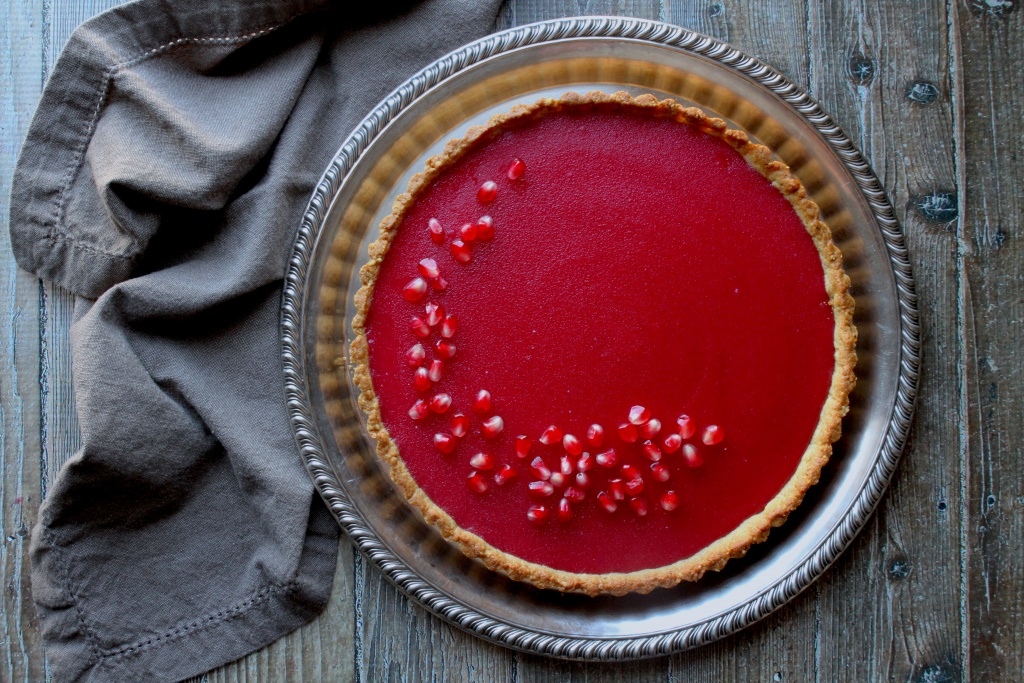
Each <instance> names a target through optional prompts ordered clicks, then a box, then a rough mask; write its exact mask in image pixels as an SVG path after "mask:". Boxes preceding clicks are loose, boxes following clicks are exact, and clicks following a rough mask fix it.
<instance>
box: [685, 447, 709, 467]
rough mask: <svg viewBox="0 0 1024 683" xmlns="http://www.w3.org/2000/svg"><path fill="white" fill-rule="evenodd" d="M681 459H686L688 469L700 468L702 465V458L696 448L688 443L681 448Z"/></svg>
mask: <svg viewBox="0 0 1024 683" xmlns="http://www.w3.org/2000/svg"><path fill="white" fill-rule="evenodd" d="M683 457H684V458H685V459H686V464H687V465H689V466H690V467H700V466H701V465H703V464H704V458H702V457H700V453H698V452H697V447H696V446H694V445H693V444H689V443H688V444H686V445H685V446H683Z"/></svg>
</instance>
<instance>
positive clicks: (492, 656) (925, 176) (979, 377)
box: [0, 0, 1024, 683]
mask: <svg viewBox="0 0 1024 683" xmlns="http://www.w3.org/2000/svg"><path fill="white" fill-rule="evenodd" d="M116 4H118V2H117V0H7V2H6V3H5V5H4V6H3V11H4V12H5V19H6V20H5V22H4V24H5V29H4V31H0V64H2V65H3V73H2V74H0V92H3V93H4V96H3V97H4V99H3V101H2V107H3V108H2V109H0V122H2V124H3V125H2V126H0V143H2V147H0V151H2V156H0V164H2V170H0V227H2V233H3V234H2V235H0V259H3V263H4V270H3V278H2V280H0V316H2V319H3V321H4V327H3V328H0V329H2V330H3V334H2V335H0V368H2V369H0V400H2V403H0V416H2V420H0V425H2V429H3V431H2V433H0V478H2V484H3V488H2V491H0V506H2V513H0V525H2V529H0V530H2V535H3V539H4V544H3V547H2V549H0V579H2V581H3V588H4V594H3V616H2V622H0V623H2V628H3V633H2V641H0V649H2V652H3V659H2V660H0V680H5V681H6V680H11V681H15V680H19V681H35V680H41V679H42V678H43V677H45V675H46V672H45V669H44V661H43V654H42V651H41V645H40V641H39V632H38V624H37V623H36V621H35V616H34V610H33V608H32V606H31V602H30V598H29V595H30V593H29V585H28V572H27V570H28V565H27V531H28V529H29V528H30V527H31V524H32V522H33V521H34V518H35V511H36V509H37V507H38V503H39V500H40V496H41V495H42V494H44V493H45V490H46V486H47V483H48V482H49V481H51V480H52V479H53V477H54V476H55V475H56V473H57V471H58V469H59V467H60V465H61V464H63V462H65V461H66V459H67V458H68V457H69V456H70V455H71V454H72V453H73V452H74V450H75V448H76V447H77V445H78V425H77V421H76V416H75V407H74V394H73V391H72V384H71V354H70V342H69V330H70V325H71V320H72V318H73V307H74V301H73V298H72V297H71V296H70V295H69V294H68V293H66V292H64V291H62V290H60V289H59V288H56V287H53V286H52V285H48V284H47V285H42V286H40V285H39V283H38V282H37V281H36V280H34V279H33V278H31V277H30V276H28V275H26V274H25V273H21V272H20V271H17V269H16V268H15V267H14V265H13V260H12V258H11V256H10V245H9V243H8V241H7V240H8V237H7V226H6V220H7V204H6V202H7V193H8V188H9V181H10V171H11V170H12V169H13V164H14V158H15V156H16V150H17V146H18V144H19V143H20V140H21V139H22V138H23V136H24V134H25V131H26V128H27V123H28V120H29V116H30V114H31V111H32V109H33V108H34V106H35V102H36V100H37V98H38V96H39V91H40V87H41V84H42V82H43V80H44V78H45V75H46V73H47V72H48V69H49V68H50V65H52V64H53V63H54V62H55V60H56V57H57V55H58V54H59V51H60V49H61V47H62V46H63V44H64V42H65V41H66V40H67V37H68V36H69V35H70V33H71V31H72V30H73V29H74V27H76V26H77V25H78V24H79V23H81V22H82V21H84V20H85V19H86V18H88V17H90V16H92V15H93V14H95V13H97V12H99V11H102V10H103V9H106V8H108V7H110V6H113V5H116ZM1018 4H1019V3H1012V2H1010V1H1009V0H987V1H985V2H981V1H975V0H957V1H956V2H953V1H952V0H949V3H948V4H946V3H943V2H940V1H939V0H932V1H930V2H925V3H915V4H908V3H900V2H897V1H896V0H885V1H884V2H872V1H870V0H842V1H835V2H829V1H827V0H774V1H773V2H769V3H765V2H758V1H755V0H722V1H717V2H716V1H713V0H663V1H659V0H638V1H637V2H613V1H608V0H606V1H596V0H595V1H592V2H584V1H579V2H573V1H565V0H512V1H510V2H507V3H506V4H505V5H504V6H503V8H502V10H501V13H500V15H499V17H498V20H497V23H496V28H499V29H501V28H507V27H511V26H517V25H522V24H525V23H529V22H532V21H538V20H541V19H549V18H555V17H561V16H572V15H578V14H621V15H628V16H636V17H643V18H651V19H662V20H665V21H669V22H671V23H676V24H679V25H682V26H686V27H689V28H693V29H695V30H698V31H702V32H704V33H707V34H709V35H712V36H715V37H718V38H721V39H723V40H726V41H729V42H730V43H732V44H733V45H735V46H736V47H738V48H739V49H741V50H743V51H745V52H747V53H749V54H753V55H755V56H758V57H760V58H762V59H764V60H765V61H766V62H768V63H770V64H772V65H773V66H775V67H776V68H778V69H779V70H781V71H782V72H783V73H784V74H785V75H786V76H787V77H789V78H790V79H791V80H793V81H794V82H796V83H797V84H798V85H801V86H804V87H807V88H809V89H810V90H811V92H812V94H813V95H814V96H815V97H816V98H817V99H818V100H819V101H821V102H822V104H823V105H824V107H825V108H826V110H828V111H829V112H830V113H831V114H832V115H833V116H834V117H835V118H836V120H837V121H838V122H839V123H840V125H842V126H843V127H844V128H845V129H846V130H847V131H848V132H849V133H850V134H851V136H852V138H853V139H854V141H855V143H856V144H857V145H858V146H859V147H860V149H861V150H862V151H863V152H864V153H865V155H866V156H867V157H868V159H869V160H870V161H871V163H872V165H873V166H874V168H875V170H876V172H877V173H878V175H879V177H880V178H881V179H882V181H883V184H884V185H885V187H886V190H887V192H888V193H889V195H890V197H891V199H892V200H893V203H894V205H895V206H896V210H897V214H898V216H899V218H900V220H901V222H902V224H903V226H904V230H905V232H906V234H907V242H908V246H909V249H910V253H911V257H912V261H913V264H914V267H915V276H916V279H917V284H918V294H919V296H920V301H921V314H922V329H923V337H924V340H923V341H924V347H923V354H924V364H923V367H922V370H923V374H922V383H921V391H920V399H919V402H918V406H917V416H916V418H915V422H914V427H913V433H912V438H911V442H910V444H909V445H908V448H907V451H906V453H905V455H904V458H903V461H902V462H901V465H900V468H899V471H898V473H897V476H896V479H895V480H894V482H893V485H892V488H891V489H890V492H889V493H888V494H887V496H886V498H885V499H884V500H883V502H882V504H881V506H880V508H879V510H878V512H877V513H876V514H875V516H874V517H873V518H872V520H871V522H870V523H869V525H868V528H867V529H865V531H864V532H863V533H862V534H861V536H860V537H859V539H858V540H857V541H856V542H855V543H854V544H853V546H852V547H851V548H850V549H848V550H847V551H846V553H844V555H843V556H842V557H841V558H840V560H839V561H838V562H837V563H836V566H835V567H833V568H832V569H830V570H829V571H828V572H826V574H825V576H824V577H823V578H822V579H821V580H820V581H818V582H817V583H816V584H815V585H814V586H812V587H811V588H810V589H808V590H807V591H805V592H804V594H802V595H801V596H799V597H798V598H796V599H795V600H794V601H793V602H791V603H790V604H789V605H787V606H785V607H784V608H782V609H781V610H779V611H778V612H777V613H776V614H774V615H772V616H770V617H769V618H767V619H765V620H763V621H761V622H759V623H758V624H756V625H754V626H753V627H751V628H748V629H746V630H745V631H743V632H741V633H739V634H736V635H735V636H733V637H731V638H727V639H724V640H722V641H720V642H718V643H715V644H713V645H711V646H708V647H705V648H702V649H700V650H697V651H694V652H690V653H683V654H680V655H676V656H673V657H666V658H661V659H657V660H652V661H646V662H636V663H629V664H615V665H612V664H606V665H596V664H577V663H565V662H553V661H550V660H546V659H542V658H539V657H533V656H528V655H522V654H518V653H513V652H511V651H509V650H505V649H502V648H499V647H496V646H493V645H489V644H487V643H484V642H482V641H480V640H478V639H476V638H474V637H472V636H469V635H467V634H465V633H462V632H461V631H459V630H457V629H454V628H453V627H450V626H448V625H447V624H445V623H444V622H442V621H441V620H439V619H436V618H435V617H433V616H431V615H429V614H428V613H427V612H426V611H425V610H423V609H422V608H420V607H418V606H416V605H414V604H413V603H411V602H410V601H409V600H408V599H406V598H405V597H404V596H403V595H402V594H401V593H400V592H398V591H397V590H396V589H395V588H394V587H393V586H391V585H390V584H389V583H387V582H386V581H385V580H384V579H383V578H382V577H381V575H380V574H379V572H377V571H376V569H374V568H372V567H371V566H370V565H369V564H368V563H367V562H366V561H365V560H363V559H362V558H361V557H358V556H356V555H355V554H354V553H353V552H352V551H351V550H349V549H343V550H342V552H341V553H340V556H339V564H338V569H337V572H336V575H335V586H334V592H333V594H332V598H331V602H330V604H329V606H328V607H327V609H326V611H325V612H324V614H323V615H321V616H320V617H319V618H318V619H317V620H315V621H314V622H313V623H311V624H309V625H307V626H306V627H304V628H302V629H300V630H299V631H296V632H295V633H293V634H291V635H289V636H288V637H286V638H284V639H282V640H280V641H278V642H276V643H274V644H272V645H270V646H268V647H266V648H264V649H262V650H260V651H259V652H256V653H253V654H252V655H249V656H248V657H245V658H243V659H241V660H239V661H238V662H235V663H232V664H230V665H228V666H225V667H221V668H220V669H217V670H215V671H212V672H210V673H208V674H206V675H204V676H201V677H198V678H196V679H193V680H194V681H218V682H225V683H226V682H228V681H339V680H360V681H371V680H372V681H377V680H387V681H412V680H444V681H449V680H454V681H463V680H464V681H474V680H475V681H510V682H512V681H514V682H518V681H523V682H527V681H563V680H564V681H582V680H587V681H636V682H648V681H684V680H685V681H690V680H693V681H736V682H739V681H754V680H757V681H811V680H815V681H833V680H844V681H845V680H851V681H852V680H858V681H859V680H872V681H873V680H907V681H957V680H959V681H968V680H977V681H989V680H1015V679H1018V678H1020V677H1021V676H1022V675H1024V620H1022V619H1021V615H1022V614H1024V567H1022V564H1024V563H1022V562H1021V560H1022V554H1021V550H1020V538H1021V537H1022V536H1024V493H1022V489H1021V483H1020V482H1021V481H1024V457H1022V455H1024V450H1022V446H1021V443H1022V442H1024V417H1022V414H1024V411H1022V410H1021V406H1022V405H1024V354H1022V344H1021V341H1020V340H1021V338H1022V332H1024V330H1022V325H1024V322H1022V321H1024V275H1022V273H1021V265H1022V263H1024V253H1022V249H1024V247H1022V246H1021V239H1020V238H1021V225H1020V217H1021V215H1024V210H1022V209H1024V207H1022V206H1021V202H1022V199H1021V192H1020V188H1021V187H1024V178H1022V177H1021V176H1022V173H1024V172H1022V164H1021V161H1020V150H1021V149H1022V148H1024V123H1022V117H1021V115H1020V112H1021V111H1022V110H1024V109H1022V108H1024V60H1022V59H1021V58H1022V57H1024V55H1022V54H1021V52H1022V45H1024V26H1022V23H1024V13H1022V12H1021V11H1020V9H1019V7H1017V5H1018ZM7 93H10V96H8V95H7Z"/></svg>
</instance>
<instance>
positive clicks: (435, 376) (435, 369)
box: [420, 358, 444, 382]
mask: <svg viewBox="0 0 1024 683" xmlns="http://www.w3.org/2000/svg"><path fill="white" fill-rule="evenodd" d="M420 369H421V370H422V368H420ZM443 370H444V361H441V360H438V359H437V358H435V359H434V360H432V361H430V369H429V370H427V377H429V378H430V381H431V382H440V381H441V372H442V371H443Z"/></svg>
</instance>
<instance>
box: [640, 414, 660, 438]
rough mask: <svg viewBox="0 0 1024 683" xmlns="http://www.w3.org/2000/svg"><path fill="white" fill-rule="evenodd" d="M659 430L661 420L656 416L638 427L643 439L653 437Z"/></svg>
mask: <svg viewBox="0 0 1024 683" xmlns="http://www.w3.org/2000/svg"><path fill="white" fill-rule="evenodd" d="M660 431H661V420H659V419H658V418H656V417H655V418H652V419H650V420H648V421H647V424H645V425H644V426H643V427H641V428H640V433H641V434H642V435H643V437H644V438H645V439H653V438H654V437H656V436H657V435H658V432H660Z"/></svg>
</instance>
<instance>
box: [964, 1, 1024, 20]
mask: <svg viewBox="0 0 1024 683" xmlns="http://www.w3.org/2000/svg"><path fill="white" fill-rule="evenodd" d="M969 7H970V8H971V12H973V13H974V14H975V15H977V16H983V17H997V18H999V19H1003V18H1005V17H1006V15H1008V14H1009V13H1010V12H1012V11H1013V10H1015V9H1017V3H1016V2H1015V1H1014V0H970V4H969Z"/></svg>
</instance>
